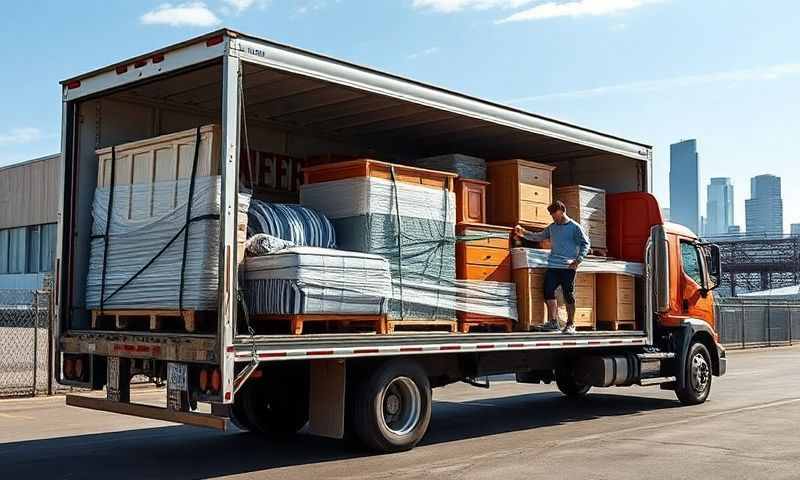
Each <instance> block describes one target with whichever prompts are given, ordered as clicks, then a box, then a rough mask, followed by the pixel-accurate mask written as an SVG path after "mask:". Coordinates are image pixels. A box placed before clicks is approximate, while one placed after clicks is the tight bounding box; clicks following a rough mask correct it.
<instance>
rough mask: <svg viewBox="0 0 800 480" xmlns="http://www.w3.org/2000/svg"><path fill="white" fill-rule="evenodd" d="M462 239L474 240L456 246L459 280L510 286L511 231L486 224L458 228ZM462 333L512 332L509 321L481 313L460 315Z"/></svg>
mask: <svg viewBox="0 0 800 480" xmlns="http://www.w3.org/2000/svg"><path fill="white" fill-rule="evenodd" d="M456 234H457V235H458V236H459V237H468V238H469V237H475V239H474V240H469V239H467V240H463V241H459V242H458V243H457V244H456V278H459V279H463V280H484V281H491V282H511V228H509V227H500V226H497V225H485V224H459V225H456ZM458 320H459V330H460V331H461V332H464V333H468V332H469V331H470V329H472V328H475V327H481V328H483V329H490V328H491V329H497V328H500V329H502V330H505V331H509V332H510V331H511V330H512V328H513V324H514V321H513V320H512V319H510V318H502V317H491V316H488V315H482V314H479V313H470V312H458Z"/></svg>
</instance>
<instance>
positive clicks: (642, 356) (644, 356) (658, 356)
mask: <svg viewBox="0 0 800 480" xmlns="http://www.w3.org/2000/svg"><path fill="white" fill-rule="evenodd" d="M636 356H637V357H638V358H639V360H642V361H650V360H667V359H669V358H675V352H652V353H637V354H636Z"/></svg>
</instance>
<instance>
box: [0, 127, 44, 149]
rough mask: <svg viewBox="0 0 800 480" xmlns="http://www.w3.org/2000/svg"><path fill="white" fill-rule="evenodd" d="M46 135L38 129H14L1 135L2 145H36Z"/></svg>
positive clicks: (0, 142)
mask: <svg viewBox="0 0 800 480" xmlns="http://www.w3.org/2000/svg"><path fill="white" fill-rule="evenodd" d="M43 138H44V135H43V134H42V131H41V130H39V129H38V128H33V127H25V128H12V129H11V130H9V131H8V132H5V133H0V145H20V144H24V143H34V142H38V141H39V140H41V139H43Z"/></svg>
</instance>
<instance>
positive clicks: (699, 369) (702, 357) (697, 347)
mask: <svg viewBox="0 0 800 480" xmlns="http://www.w3.org/2000/svg"><path fill="white" fill-rule="evenodd" d="M683 369H684V378H685V379H686V381H685V382H684V386H683V387H680V386H677V388H676V389H675V395H677V397H678V400H680V402H681V403H682V404H684V405H699V404H701V403H703V402H705V401H706V399H707V398H708V395H709V394H710V393H711V378H712V371H711V354H709V353H708V349H707V348H706V346H705V345H703V344H702V343H699V342H698V343H693V344H692V346H691V347H689V354H688V355H687V356H686V364H685V365H683Z"/></svg>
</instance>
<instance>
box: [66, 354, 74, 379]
mask: <svg viewBox="0 0 800 480" xmlns="http://www.w3.org/2000/svg"><path fill="white" fill-rule="evenodd" d="M64 377H65V378H75V361H74V360H73V359H71V358H65V359H64Z"/></svg>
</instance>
